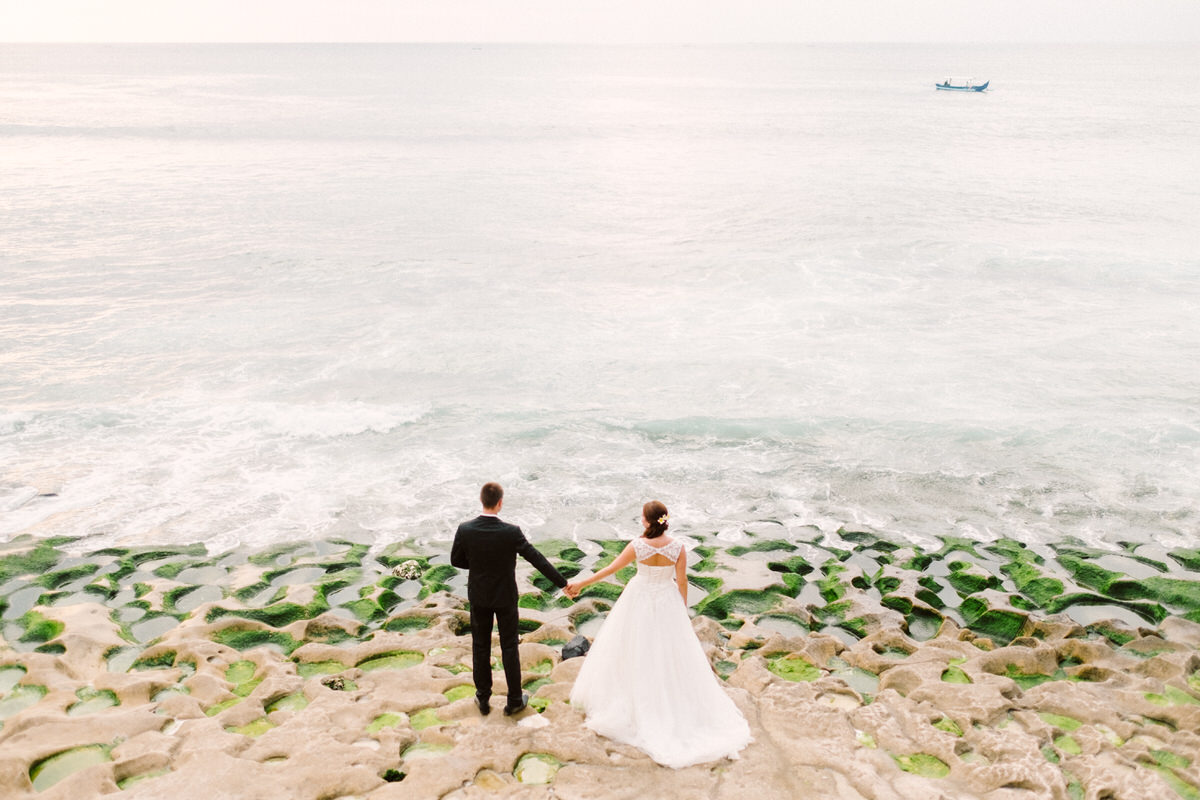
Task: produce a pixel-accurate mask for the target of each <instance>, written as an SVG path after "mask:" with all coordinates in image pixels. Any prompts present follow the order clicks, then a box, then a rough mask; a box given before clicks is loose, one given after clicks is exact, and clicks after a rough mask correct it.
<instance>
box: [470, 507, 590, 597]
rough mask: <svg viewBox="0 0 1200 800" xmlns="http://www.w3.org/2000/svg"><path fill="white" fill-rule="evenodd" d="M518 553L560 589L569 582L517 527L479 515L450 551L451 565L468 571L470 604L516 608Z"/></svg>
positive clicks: (494, 518)
mask: <svg viewBox="0 0 1200 800" xmlns="http://www.w3.org/2000/svg"><path fill="white" fill-rule="evenodd" d="M518 554H520V556H521V557H522V558H524V559H525V560H526V561H528V562H529V563H530V564H533V566H535V567H537V569H538V572H541V573H542V574H543V575H545V576H546V577H547V578H549V579H550V580H551V581H552V582H553V583H554V585H555V586H557V587H558V588H560V589H561V588H562V587H564V586H566V585H567V579H566V578H564V577H563V576H562V575H560V574H559V572H558V570H556V569H555V568H554V567H553V566H552V565H551V564H550V562H549V561H547V560H546V557H545V556H544V555H542V554H541V553H539V552H538V551H537V548H536V547H534V546H533V545H532V544H530V543H529V540H528V539H526V538H525V534H523V533H521V529H520V528H518V527H517V526H516V525H510V524H508V523H507V522H503V521H501V520H500V519H498V518H497V517H489V516H480V517H476V518H475V519H473V520H470V521H468V522H464V523H463V524H462V525H459V526H458V531H457V532H456V533H455V534H454V545H453V546H452V547H451V548H450V563H451V564H453V565H454V566H456V567H458V568H459V569H465V570H467V599H468V600H469V601H470V602H471V605H479V606H486V607H489V608H504V607H506V606H514V607H515V606H516V605H517V574H516V569H517V555H518Z"/></svg>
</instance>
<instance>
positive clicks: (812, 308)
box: [0, 44, 1200, 551]
mask: <svg viewBox="0 0 1200 800" xmlns="http://www.w3.org/2000/svg"><path fill="white" fill-rule="evenodd" d="M1198 72H1200V51H1197V50H1196V48H1194V47H1190V46H1187V45H1178V46H1165V45H1155V46H1150V45H1146V46H1132V45H1108V46H1101V45H1058V46H1043V45H1038V46H1016V45H975V46H946V45H879V44H871V45H867V44H863V45H821V46H809V45H773V46H721V47H699V46H697V47H686V46H657V47H608V46H534V45H469V44H462V45H399V44H396V45H0V542H3V541H9V540H11V539H13V538H15V537H18V536H22V535H25V534H31V535H33V536H34V537H52V536H70V537H79V540H78V541H77V542H75V543H73V544H72V545H70V547H72V548H75V549H76V550H79V551H87V550H95V549H98V548H101V547H106V546H112V545H120V544H125V545H128V544H144V543H175V544H184V543H193V542H204V543H205V544H206V545H207V546H208V547H209V549H210V550H211V551H219V550H222V549H224V548H230V547H235V546H238V545H254V546H261V545H266V544H270V543H274V542H282V541H292V540H307V539H320V538H335V537H342V538H350V539H353V540H356V541H374V542H378V543H379V544H381V545H382V544H386V543H389V542H393V541H398V540H401V539H413V540H415V541H417V542H418V543H422V542H424V543H428V542H436V541H445V540H448V539H449V538H450V537H451V536H452V534H453V531H454V529H455V526H456V525H457V523H458V522H459V521H461V520H462V519H464V518H466V517H468V516H471V515H473V514H474V513H475V511H476V510H477V497H478V488H479V486H480V485H481V484H482V483H483V482H484V481H487V480H498V481H500V482H501V483H503V484H504V485H505V487H506V489H507V496H506V502H505V516H506V517H507V518H508V519H510V520H511V521H514V522H517V523H518V524H521V525H522V526H523V527H524V528H525V530H526V532H527V533H528V534H529V535H530V537H531V538H532V539H533V540H535V541H537V540H538V539H545V538H549V537H554V538H559V537H567V538H570V537H577V538H588V537H591V538H597V537H600V538H608V537H621V536H625V537H628V536H632V535H634V534H635V533H637V532H638V531H639V530H640V527H639V526H638V525H637V523H636V522H635V517H636V516H637V515H638V513H639V510H640V507H641V504H642V503H643V502H645V501H647V500H650V499H660V500H662V501H663V502H665V503H666V504H667V505H668V506H669V507H670V509H671V513H672V528H673V530H674V531H675V532H678V533H683V534H687V535H692V536H706V537H712V536H718V537H720V538H721V539H722V540H726V541H736V540H738V539H739V538H740V537H742V536H743V535H744V534H745V532H747V531H749V532H752V533H755V534H758V535H769V536H771V537H773V538H789V539H794V540H805V539H813V538H814V537H819V536H822V535H824V534H828V533H832V532H835V531H837V530H838V529H840V528H846V529H851V530H865V531H870V532H875V533H879V534H881V535H884V536H886V537H889V538H892V539H894V540H896V541H897V542H905V541H911V542H914V543H917V544H920V545H922V546H936V544H937V542H938V537H942V536H962V537H967V538H971V539H977V540H981V541H992V540H994V539H997V538H1002V537H1006V538H1012V539H1017V540H1020V541H1022V542H1026V543H1045V542H1059V541H1071V540H1079V541H1082V542H1086V543H1088V544H1090V545H1094V546H1099V547H1105V548H1116V547H1118V543H1119V542H1145V543H1154V544H1155V545H1158V546H1162V547H1178V546H1195V545H1196V542H1197V533H1198V529H1200V523H1198V520H1200V497H1198V492H1197V487H1198V486H1200V369H1198V368H1197V365H1200V317H1198V315H1197V309H1200V234H1198V233H1197V231H1198V230H1200V224H1198V222H1200V190H1198V189H1197V182H1196V176H1197V175H1200V147H1198V146H1197V144H1198V142H1200V86H1198V85H1197V83H1196V82H1195V81H1193V80H1190V79H1189V77H1188V76H1194V75H1196V74H1197V73H1198ZM946 75H973V76H974V77H975V78H977V79H979V80H983V79H990V80H991V89H990V90H989V91H988V92H986V93H983V94H974V93H972V94H959V93H948V92H939V91H935V90H934V88H933V85H934V83H935V82H937V81H939V80H941V79H942V78H944V77H945V76H946Z"/></svg>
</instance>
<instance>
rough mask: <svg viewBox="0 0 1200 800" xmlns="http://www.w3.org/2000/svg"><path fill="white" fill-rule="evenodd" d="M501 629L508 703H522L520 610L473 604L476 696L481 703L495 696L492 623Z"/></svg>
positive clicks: (472, 651)
mask: <svg viewBox="0 0 1200 800" xmlns="http://www.w3.org/2000/svg"><path fill="white" fill-rule="evenodd" d="M493 618H494V619H495V621H496V624H497V625H498V626H499V628H500V660H501V661H502V662H503V663H504V680H505V682H506V683H507V684H508V704H509V705H510V706H515V705H518V704H520V702H521V653H520V651H519V650H518V648H517V645H518V644H520V641H521V638H520V632H519V631H518V630H517V621H518V619H519V616H518V612H517V607H516V606H515V605H512V606H502V607H500V608H492V607H489V606H481V605H477V604H475V603H472V604H471V666H472V671H473V673H474V678H475V695H476V696H477V697H478V698H480V699H481V700H484V701H486V700H488V698H490V697H491V696H492V620H493Z"/></svg>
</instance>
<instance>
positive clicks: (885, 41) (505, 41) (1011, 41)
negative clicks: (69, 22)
mask: <svg viewBox="0 0 1200 800" xmlns="http://www.w3.org/2000/svg"><path fill="white" fill-rule="evenodd" d="M1197 42H1200V39H1153V40H1151V39H1060V40H1054V41H1049V40H1047V41H1041V40H1037V41H1030V40H1027V39H996V40H982V39H974V40H949V39H909V40H904V41H900V40H888V39H838V40H834V39H828V40H825V39H818V40H799V39H778V40H761V41H690V42H684V41H655V42H635V41H612V42H598V41H578V40H567V39H564V40H554V41H550V40H516V39H495V40H490V39H488V40H469V39H462V40H451V39H436V40H435V39H428V40H421V39H406V40H367V39H361V40H359V39H351V40H347V39H341V40H318V39H275V40H255V39H227V40H216V39H213V40H192V39H123V40H115V39H113V40H109V39H64V40H14V41H0V46H4V45H72V44H89V45H93V44H94V45H102V44H112V45H133V44H138V45H296V44H307V45H331V44H345V45H385V44H386V45H392V44H402V45H471V46H476V47H481V46H485V45H524V46H528V45H550V46H574V47H580V46H582V47H718V46H733V47H763V46H774V45H842V44H895V45H913V44H922V45H928V44H948V45H1079V44H1096V45H1101V44H1109V45H1112V44H1116V45H1190V44H1196V43H1197Z"/></svg>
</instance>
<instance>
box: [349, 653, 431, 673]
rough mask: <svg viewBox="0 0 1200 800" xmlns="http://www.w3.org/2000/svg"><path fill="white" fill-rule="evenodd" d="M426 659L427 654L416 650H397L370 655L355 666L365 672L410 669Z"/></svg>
mask: <svg viewBox="0 0 1200 800" xmlns="http://www.w3.org/2000/svg"><path fill="white" fill-rule="evenodd" d="M424 660H425V654H424V653H420V652H417V651H415V650H397V651H395V652H391V653H381V654H379V655H375V656H370V657H368V658H365V659H363V660H362V661H360V662H358V664H356V665H355V666H357V667H358V668H359V669H361V670H362V671H363V672H371V671H373V670H377V669H408V668H409V667H415V666H416V665H417V664H420V663H421V662H422V661H424Z"/></svg>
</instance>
